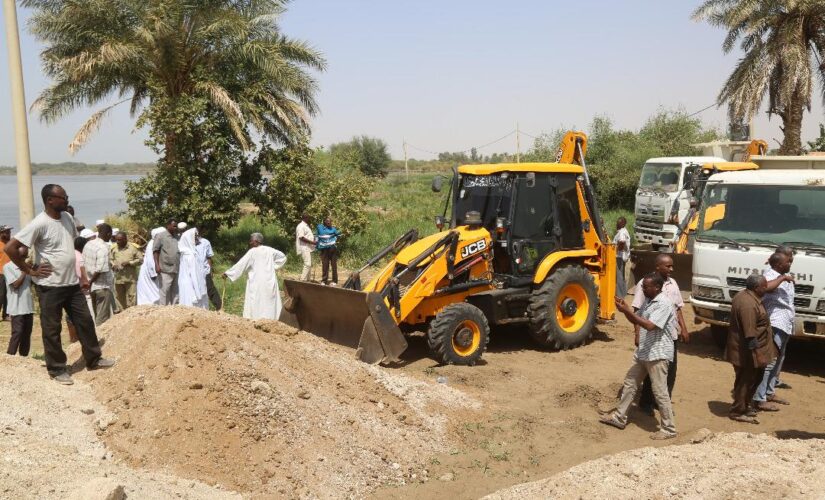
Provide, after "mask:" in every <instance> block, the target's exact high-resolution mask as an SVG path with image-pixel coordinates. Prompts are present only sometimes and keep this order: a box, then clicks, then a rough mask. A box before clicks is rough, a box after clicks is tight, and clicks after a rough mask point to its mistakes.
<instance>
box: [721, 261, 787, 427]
mask: <svg viewBox="0 0 825 500" xmlns="http://www.w3.org/2000/svg"><path fill="white" fill-rule="evenodd" d="M745 286H746V287H747V290H743V291H741V292H739V293H738V294H736V297H734V299H733V304H732V307H731V311H730V333H729V335H728V346H727V351H726V356H727V359H728V361H730V362H731V364H732V365H733V369H734V371H735V372H736V381H735V382H734V383H733V406H731V408H730V414H729V416H730V418H731V420H736V421H737V422H748V423H752V424H758V423H759V421H758V420H757V419H756V411H755V410H753V409H752V408H749V407H748V405H749V404H750V402H751V400H752V399H753V395H754V393H755V392H756V389H757V387H759V383H760V382H761V381H762V377H763V374H764V372H765V367H766V366H768V363H770V362H771V360H773V358H775V357H776V348H775V347H774V344H773V333H772V332H771V324H770V321H769V319H768V313H767V312H766V311H765V307H764V306H763V305H762V296H764V295H765V291H766V289H767V286H768V283H767V281H765V277H764V276H761V275H755V274H754V275H751V276H748V279H747V281H746V285H745Z"/></svg>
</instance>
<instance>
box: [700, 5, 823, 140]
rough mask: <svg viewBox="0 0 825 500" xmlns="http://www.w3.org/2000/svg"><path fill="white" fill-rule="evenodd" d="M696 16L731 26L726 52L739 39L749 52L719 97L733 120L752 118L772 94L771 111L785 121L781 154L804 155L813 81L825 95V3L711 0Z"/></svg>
mask: <svg viewBox="0 0 825 500" xmlns="http://www.w3.org/2000/svg"><path fill="white" fill-rule="evenodd" d="M693 19H695V20H706V21H707V22H709V23H710V24H712V25H713V26H719V27H722V28H724V29H726V30H727V32H728V34H727V36H726V37H725V41H724V43H723V44H722V49H723V50H724V52H725V53H729V52H730V51H731V50H733V48H734V46H735V45H736V43H737V41H738V42H739V46H740V47H741V49H742V51H743V52H744V56H743V57H742V59H740V60H739V63H738V64H737V65H736V67H735V68H734V70H733V73H731V75H730V76H729V77H728V79H727V81H726V82H725V85H724V86H723V87H722V90H721V92H720V93H719V97H718V102H719V103H720V104H725V103H726V104H727V105H728V110H729V112H730V117H731V120H733V121H743V120H746V119H750V118H751V117H752V116H753V115H754V114H755V113H756V111H757V110H758V109H759V107H760V105H761V104H762V101H763V100H764V99H765V96H766V95H767V97H768V114H769V115H773V114H776V115H779V117H780V118H781V119H782V125H783V126H782V131H783V133H784V136H785V137H784V140H783V142H782V145H781V147H780V148H779V152H780V154H800V153H801V152H802V138H801V132H802V116H803V114H804V112H805V110H806V109H807V110H808V111H810V109H811V98H812V95H813V91H814V87H815V84H814V79H818V80H819V81H820V85H821V86H822V91H823V93H825V64H823V63H825V2H823V1H822V0H706V1H705V2H704V3H703V4H702V5H701V6H700V7H699V8H698V9H696V11H695V12H694V13H693Z"/></svg>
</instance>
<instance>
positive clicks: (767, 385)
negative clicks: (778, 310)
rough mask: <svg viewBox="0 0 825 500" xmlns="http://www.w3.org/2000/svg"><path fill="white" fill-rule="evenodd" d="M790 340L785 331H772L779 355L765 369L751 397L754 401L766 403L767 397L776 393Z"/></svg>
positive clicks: (777, 329) (775, 329) (776, 329)
mask: <svg viewBox="0 0 825 500" xmlns="http://www.w3.org/2000/svg"><path fill="white" fill-rule="evenodd" d="M790 338H791V336H790V335H789V334H787V333H785V331H783V330H780V329H779V328H774V329H773V341H774V343H775V344H776V347H778V348H779V355H778V356H777V357H776V359H774V360H773V361H771V362H770V363H768V366H766V367H765V373H764V374H763V375H762V380H761V381H760V382H759V386H758V387H757V388H756V392H755V393H754V395H753V400H754V401H767V400H768V396H773V394H774V393H775V392H776V382H777V380H779V372H780V371H781V370H782V364H783V362H784V361H785V350H786V349H787V348H788V340H790Z"/></svg>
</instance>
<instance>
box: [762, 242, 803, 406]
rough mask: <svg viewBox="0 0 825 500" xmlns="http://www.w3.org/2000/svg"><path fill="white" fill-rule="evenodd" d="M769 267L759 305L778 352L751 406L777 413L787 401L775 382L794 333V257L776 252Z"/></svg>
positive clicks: (767, 369) (769, 365)
mask: <svg viewBox="0 0 825 500" xmlns="http://www.w3.org/2000/svg"><path fill="white" fill-rule="evenodd" d="M768 264H769V265H770V267H769V268H768V269H766V270H765V271H764V272H763V273H762V276H764V277H765V280H766V281H767V283H768V285H767V287H766V289H765V295H764V297H762V305H764V306H765V311H766V312H767V313H768V318H769V320H770V322H771V329H772V330H773V342H774V344H776V348H777V349H778V351H779V352H778V356H777V358H776V359H774V360H772V361H771V362H770V363H768V366H767V367H765V373H764V375H763V376H762V382H761V383H760V384H759V387H757V389H756V393H754V395H753V407H754V408H755V409H756V410H758V411H778V410H779V407H778V406H776V405H777V404H781V405H787V404H790V403H788V401H786V400H784V399H782V398H780V397H779V396H777V395H776V383H777V380H779V371H780V370H781V369H782V363H783V362H784V360H785V349H786V348H787V347H788V340H790V338H791V335H792V334H793V323H794V316H795V314H796V309H795V307H794V305H793V301H794V278H793V276H791V275H790V274H789V273H790V272H791V265H792V264H793V254H791V255H790V256H788V255H786V254H784V253H779V252H776V253H774V254H773V255H771V257H770V259H769V260H768Z"/></svg>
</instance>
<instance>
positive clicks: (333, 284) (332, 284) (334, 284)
mask: <svg viewBox="0 0 825 500" xmlns="http://www.w3.org/2000/svg"><path fill="white" fill-rule="evenodd" d="M329 286H338V283H330V284H329Z"/></svg>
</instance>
